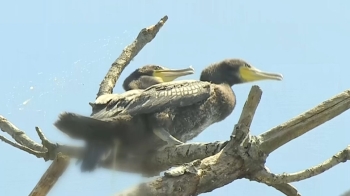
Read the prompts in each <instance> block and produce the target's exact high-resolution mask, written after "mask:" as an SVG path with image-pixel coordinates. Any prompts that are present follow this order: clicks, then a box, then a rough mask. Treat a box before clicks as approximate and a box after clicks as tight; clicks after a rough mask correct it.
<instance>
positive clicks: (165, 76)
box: [153, 66, 194, 82]
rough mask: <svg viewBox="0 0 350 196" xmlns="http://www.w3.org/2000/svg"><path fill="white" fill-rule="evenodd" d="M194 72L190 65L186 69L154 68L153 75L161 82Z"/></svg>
mask: <svg viewBox="0 0 350 196" xmlns="http://www.w3.org/2000/svg"><path fill="white" fill-rule="evenodd" d="M190 74H194V69H193V68H192V67H191V66H190V67H189V68H186V69H167V68H166V69H163V70H154V71H153V76H154V77H158V78H161V79H162V81H163V82H170V81H173V80H175V79H176V78H178V77H181V76H186V75H190Z"/></svg>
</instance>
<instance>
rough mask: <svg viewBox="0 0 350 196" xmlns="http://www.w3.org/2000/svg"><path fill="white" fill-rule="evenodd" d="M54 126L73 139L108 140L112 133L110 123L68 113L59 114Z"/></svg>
mask: <svg viewBox="0 0 350 196" xmlns="http://www.w3.org/2000/svg"><path fill="white" fill-rule="evenodd" d="M54 125H55V126H56V127H57V129H59V130H60V131H62V132H64V133H66V134H67V135H69V136H70V137H72V138H75V139H91V138H99V137H107V138H108V137H109V136H110V135H111V134H113V133H114V132H113V128H112V125H111V122H110V121H104V120H103V119H102V120H100V119H95V118H91V117H87V116H83V115H79V114H75V113H70V112H64V113H62V114H60V115H59V118H58V120H57V121H56V122H55V123H54Z"/></svg>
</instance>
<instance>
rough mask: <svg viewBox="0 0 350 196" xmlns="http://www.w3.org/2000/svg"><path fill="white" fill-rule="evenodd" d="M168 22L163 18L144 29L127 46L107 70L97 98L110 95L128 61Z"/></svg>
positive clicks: (166, 17) (166, 18)
mask: <svg viewBox="0 0 350 196" xmlns="http://www.w3.org/2000/svg"><path fill="white" fill-rule="evenodd" d="M167 20H168V16H164V17H163V18H162V19H160V21H159V22H158V23H157V24H156V25H152V26H150V27H148V28H144V29H142V30H141V31H140V33H139V34H138V36H137V38H136V39H135V41H133V42H132V43H131V44H130V45H128V46H127V47H126V48H125V49H124V50H123V52H122V53H121V54H120V56H119V57H118V58H117V59H116V60H115V61H114V62H113V63H112V67H111V68H110V69H109V70H108V72H107V74H106V76H105V78H104V79H103V80H102V82H101V84H100V89H99V91H98V93H97V97H96V98H98V97H99V96H101V95H103V94H111V93H112V92H113V88H114V86H115V84H116V82H117V80H118V79H119V76H120V74H121V73H122V71H123V70H124V68H125V67H126V66H127V65H128V64H129V63H130V61H131V60H132V59H133V58H134V57H135V56H136V55H137V54H138V53H139V52H140V51H141V49H142V48H143V47H144V46H145V45H146V44H147V43H149V42H151V41H152V40H153V38H155V37H156V35H157V33H158V31H159V30H160V28H161V27H162V26H163V25H164V23H165V22H166V21H167Z"/></svg>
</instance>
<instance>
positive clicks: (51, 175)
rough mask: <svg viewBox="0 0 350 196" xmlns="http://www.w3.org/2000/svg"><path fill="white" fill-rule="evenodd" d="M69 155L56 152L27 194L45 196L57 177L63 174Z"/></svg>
mask: <svg viewBox="0 0 350 196" xmlns="http://www.w3.org/2000/svg"><path fill="white" fill-rule="evenodd" d="M69 160H70V159H69V157H68V156H65V155H62V154H61V153H59V154H57V157H56V159H55V160H54V161H53V162H52V164H51V165H50V167H49V168H48V169H47V170H46V172H45V173H44V175H43V176H42V177H41V179H40V180H39V182H38V183H37V185H36V186H35V187H34V189H33V190H32V192H31V193H30V194H29V196H45V195H47V194H48V193H49V191H50V190H51V188H52V187H53V186H54V185H55V183H56V182H57V180H58V178H59V177H60V176H61V175H62V174H63V172H64V171H65V170H66V168H67V166H68V165H69Z"/></svg>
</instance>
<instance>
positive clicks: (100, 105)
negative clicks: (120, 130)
mask: <svg viewBox="0 0 350 196" xmlns="http://www.w3.org/2000/svg"><path fill="white" fill-rule="evenodd" d="M141 92H143V90H141V89H134V90H129V91H126V92H124V93H122V94H105V95H101V96H99V97H98V98H97V99H96V100H95V102H90V103H89V105H90V106H91V107H92V114H91V116H92V115H94V114H96V113H98V112H100V111H101V110H103V109H105V108H106V106H107V105H108V104H109V103H111V102H112V103H116V102H118V100H123V99H125V98H128V97H132V96H134V95H137V94H140V93H141ZM123 109H124V108H121V110H123Z"/></svg>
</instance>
